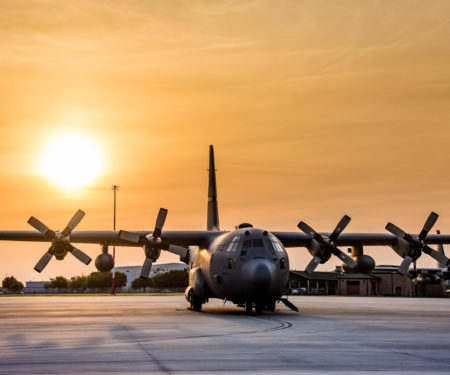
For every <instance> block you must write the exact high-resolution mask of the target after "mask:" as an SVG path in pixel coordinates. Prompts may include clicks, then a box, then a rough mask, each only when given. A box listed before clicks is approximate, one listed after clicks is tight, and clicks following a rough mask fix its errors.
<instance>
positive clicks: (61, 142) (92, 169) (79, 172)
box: [40, 133, 103, 190]
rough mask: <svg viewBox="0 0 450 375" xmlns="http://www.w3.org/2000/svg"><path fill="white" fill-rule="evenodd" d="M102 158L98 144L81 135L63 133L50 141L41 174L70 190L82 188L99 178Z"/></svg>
mask: <svg viewBox="0 0 450 375" xmlns="http://www.w3.org/2000/svg"><path fill="white" fill-rule="evenodd" d="M102 164H103V161H102V155H101V152H100V149H99V147H98V146H97V145H96V144H95V142H94V141H93V140H92V139H90V138H88V137H86V136H84V135H81V134H77V133H64V134H60V135H58V136H56V137H54V138H52V139H51V140H50V142H49V143H48V144H47V145H46V146H45V149H44V153H43V155H42V158H41V161H40V172H41V173H42V174H43V175H45V176H47V177H48V178H49V179H50V180H51V181H52V182H53V183H55V184H57V185H59V186H61V187H63V188H65V189H69V190H75V189H79V188H82V187H84V186H86V185H88V184H89V183H91V182H92V181H93V180H94V179H95V178H96V177H98V176H99V174H100V172H101V169H102V167H103V165H102Z"/></svg>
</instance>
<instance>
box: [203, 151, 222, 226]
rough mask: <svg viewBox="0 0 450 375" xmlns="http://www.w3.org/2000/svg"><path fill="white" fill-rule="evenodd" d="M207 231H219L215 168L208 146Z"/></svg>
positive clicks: (212, 153)
mask: <svg viewBox="0 0 450 375" xmlns="http://www.w3.org/2000/svg"><path fill="white" fill-rule="evenodd" d="M206 229H207V230H219V208H218V205H217V185H216V166H215V163H214V147H213V146H212V145H210V146H209V181H208V223H207V226H206Z"/></svg>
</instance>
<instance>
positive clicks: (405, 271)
mask: <svg viewBox="0 0 450 375" xmlns="http://www.w3.org/2000/svg"><path fill="white" fill-rule="evenodd" d="M412 262H413V258H411V257H410V256H408V255H407V256H406V257H405V258H404V259H403V262H402V263H401V264H400V267H399V268H398V272H399V273H401V274H402V275H403V276H405V275H407V274H408V269H409V266H410V265H411V263H412Z"/></svg>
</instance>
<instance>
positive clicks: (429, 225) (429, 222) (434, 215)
mask: <svg viewBox="0 0 450 375" xmlns="http://www.w3.org/2000/svg"><path fill="white" fill-rule="evenodd" d="M438 217H439V215H438V214H437V213H435V212H432V213H431V214H430V216H428V219H427V221H426V222H425V224H424V225H423V229H422V231H421V232H420V234H419V239H420V240H422V241H423V240H424V239H425V237H426V236H427V234H428V232H429V231H430V230H431V228H432V227H433V225H434V223H436V220H437V219H438Z"/></svg>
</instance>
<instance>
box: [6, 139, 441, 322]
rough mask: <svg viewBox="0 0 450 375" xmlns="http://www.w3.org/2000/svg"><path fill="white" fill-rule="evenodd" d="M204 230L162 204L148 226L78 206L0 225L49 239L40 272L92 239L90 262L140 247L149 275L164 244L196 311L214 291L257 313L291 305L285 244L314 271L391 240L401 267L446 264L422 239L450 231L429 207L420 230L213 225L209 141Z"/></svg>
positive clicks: (359, 257) (102, 263)
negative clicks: (183, 268) (108, 227)
mask: <svg viewBox="0 0 450 375" xmlns="http://www.w3.org/2000/svg"><path fill="white" fill-rule="evenodd" d="M207 214H208V216H207V230H206V231H163V226H164V222H165V219H166V215H167V210H166V209H164V208H161V209H160V210H159V213H158V216H157V219H156V224H155V228H154V230H153V231H124V230H121V231H118V232H117V231H76V232H74V231H73V230H74V229H75V227H76V226H77V225H78V224H79V223H80V221H81V219H82V218H83V217H84V212H83V211H81V210H78V211H77V212H76V213H75V215H74V216H73V217H72V219H71V220H70V222H69V223H68V224H67V226H66V228H65V229H64V230H62V231H53V230H51V229H49V228H48V227H47V226H46V225H45V224H44V223H42V222H41V221H39V220H38V219H36V218H35V217H31V218H30V219H29V220H28V223H29V224H30V225H31V226H32V227H33V228H35V229H36V230H37V232H34V231H32V232H31V231H1V232H0V240H7V241H39V242H47V241H50V242H51V245H50V248H49V249H48V250H47V252H46V253H45V254H44V255H43V256H42V258H41V259H40V260H39V261H38V262H37V264H36V266H35V270H36V271H37V272H41V271H42V270H43V269H44V268H45V266H46V265H47V264H48V262H49V261H50V260H51V258H52V257H53V256H54V257H55V258H56V259H58V260H62V259H64V257H65V256H66V255H67V254H68V253H71V254H72V255H73V256H74V257H76V258H77V259H78V260H80V261H81V262H83V263H85V264H89V263H90V261H91V258H90V257H89V256H88V255H87V254H85V253H84V252H82V251H81V250H79V249H77V248H76V247H74V246H73V245H72V243H93V244H100V245H101V246H102V253H101V254H100V255H99V256H97V258H96V260H95V266H96V267H97V269H98V270H99V271H110V270H111V269H112V268H113V267H114V262H113V259H112V256H111V255H110V254H109V253H108V247H109V246H139V247H143V249H144V253H145V260H144V263H143V265H142V270H141V277H142V278H144V279H146V278H148V276H149V273H150V269H151V267H152V263H153V262H155V261H156V260H157V259H158V258H159V256H160V253H161V251H162V250H164V251H169V252H171V253H174V254H177V255H179V256H180V260H181V261H182V262H185V263H187V264H188V265H189V268H190V272H189V286H188V287H187V289H186V292H185V296H186V299H187V301H188V302H189V303H190V306H191V309H192V310H195V311H200V310H201V308H202V305H203V304H204V303H206V302H207V301H208V299H209V298H220V299H224V300H227V301H231V302H233V303H235V304H237V305H240V306H244V307H245V311H246V312H247V313H249V314H250V313H252V309H253V308H254V309H255V313H256V314H261V313H262V312H263V310H268V311H273V310H274V309H275V303H276V302H278V301H282V302H284V303H285V304H286V305H287V306H288V307H290V308H292V309H294V310H296V307H295V306H294V305H292V304H291V303H290V302H289V301H288V300H287V299H285V298H282V294H283V289H284V288H285V287H286V285H287V283H288V279H289V257H288V253H287V252H286V248H288V247H305V248H306V249H307V250H308V251H309V252H310V254H311V255H312V257H313V258H312V260H311V261H310V262H309V264H308V265H307V267H306V271H307V272H313V271H314V269H315V268H316V267H317V266H318V264H319V263H325V262H327V261H328V260H329V259H330V258H331V256H336V257H338V258H339V259H341V260H342V261H343V265H344V269H345V270H346V272H360V273H369V272H370V271H372V270H373V268H374V267H375V262H374V260H373V258H372V257H370V256H368V255H364V254H363V247H364V246H380V245H387V246H391V247H392V248H393V250H394V251H395V252H396V253H397V254H398V255H400V256H401V257H402V258H403V261H402V263H401V265H400V267H399V269H398V271H399V272H400V273H401V274H404V275H405V274H407V273H408V268H409V266H410V265H411V263H412V262H414V261H416V260H417V259H418V258H419V257H420V256H421V254H422V253H425V254H427V255H429V256H431V257H433V258H434V259H436V260H437V261H438V262H440V264H443V265H449V263H450V262H449V259H448V258H447V257H446V256H445V255H444V254H443V253H442V252H439V251H436V250H433V249H432V248H430V247H429V246H428V245H431V244H448V243H450V235H441V234H439V235H428V232H429V231H430V230H431V228H432V226H433V225H434V223H435V222H436V220H437V218H438V215H437V214H435V213H434V212H432V213H431V214H430V215H429V217H428V219H427V220H426V222H425V224H424V226H423V229H422V231H421V232H420V233H419V234H408V233H406V232H404V231H403V230H401V229H400V228H398V227H397V226H395V225H394V224H392V223H388V224H387V226H386V229H387V230H388V231H389V232H390V233H391V234H387V233H385V234H379V233H370V234H369V233H342V232H343V230H344V229H345V227H346V226H347V225H348V223H349V222H350V217H348V216H347V215H345V216H344V217H343V218H342V219H341V220H340V221H339V223H338V224H337V226H336V228H335V229H334V230H333V232H331V233H319V232H316V231H315V230H314V229H312V228H311V227H310V226H309V225H307V224H306V223H304V222H300V223H299V224H298V228H299V229H300V230H301V232H270V231H268V230H264V229H257V228H254V227H253V226H252V225H251V224H248V223H242V224H240V225H238V226H237V227H236V229H235V230H232V231H222V230H220V227H219V214H218V203H217V185H216V170H215V163H214V149H213V146H210V148H209V186H208V212H207ZM338 246H351V247H352V256H351V257H350V256H349V255H347V254H345V253H344V252H342V251H341V250H340V249H339V248H338Z"/></svg>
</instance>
